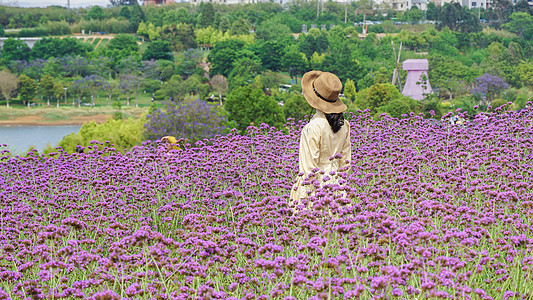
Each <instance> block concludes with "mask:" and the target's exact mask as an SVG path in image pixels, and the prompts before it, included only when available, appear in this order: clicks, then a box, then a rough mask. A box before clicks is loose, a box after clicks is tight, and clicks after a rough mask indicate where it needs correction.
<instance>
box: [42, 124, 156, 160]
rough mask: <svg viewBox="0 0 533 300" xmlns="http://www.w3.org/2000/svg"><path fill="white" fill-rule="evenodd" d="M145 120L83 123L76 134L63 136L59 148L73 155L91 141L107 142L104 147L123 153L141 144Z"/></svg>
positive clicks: (48, 150) (48, 149)
mask: <svg viewBox="0 0 533 300" xmlns="http://www.w3.org/2000/svg"><path fill="white" fill-rule="evenodd" d="M145 121H146V119H145V118H141V119H138V120H134V119H127V120H113V119H108V120H107V121H106V122H104V123H101V124H97V123H96V122H90V123H85V124H83V126H82V127H81V129H80V131H79V132H78V133H77V134H74V133H71V134H69V135H67V136H65V137H64V138H63V139H62V140H61V141H60V142H59V145H58V146H59V147H61V148H63V150H64V151H67V152H69V153H73V152H75V151H76V147H77V146H82V147H87V146H89V145H90V143H91V141H93V140H96V141H99V142H106V141H109V142H110V143H107V144H106V145H109V146H111V145H110V144H114V147H115V148H116V149H117V150H118V151H120V152H123V150H124V149H130V148H132V147H133V146H136V145H140V144H141V142H142V133H143V130H144V122H145ZM53 150H54V149H52V148H47V149H45V150H44V153H50V152H52V151H53Z"/></svg>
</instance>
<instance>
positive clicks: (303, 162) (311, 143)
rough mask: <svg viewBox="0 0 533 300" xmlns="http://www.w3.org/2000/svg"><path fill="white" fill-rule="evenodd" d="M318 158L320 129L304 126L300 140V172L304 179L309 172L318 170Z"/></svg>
mask: <svg viewBox="0 0 533 300" xmlns="http://www.w3.org/2000/svg"><path fill="white" fill-rule="evenodd" d="M319 156H320V128H318V126H306V127H304V129H303V130H302V136H301V138H300V154H299V160H300V172H301V173H304V178H306V177H307V176H309V173H311V170H313V169H314V168H318V159H319Z"/></svg>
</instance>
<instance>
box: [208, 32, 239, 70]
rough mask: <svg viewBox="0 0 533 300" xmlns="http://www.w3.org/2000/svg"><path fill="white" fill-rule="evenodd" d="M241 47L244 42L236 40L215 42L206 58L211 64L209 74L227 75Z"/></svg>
mask: <svg viewBox="0 0 533 300" xmlns="http://www.w3.org/2000/svg"><path fill="white" fill-rule="evenodd" d="M243 47H244V42H241V41H238V40H229V41H222V42H219V43H216V44H215V46H214V47H213V50H211V52H210V53H209V55H208V56H207V60H208V61H209V63H210V64H211V69H210V70H209V74H210V75H211V76H214V75H217V74H219V75H223V76H225V77H228V75H229V73H230V72H231V67H232V65H233V62H234V61H235V60H236V59H237V57H238V56H239V52H240V51H241V50H242V48H243Z"/></svg>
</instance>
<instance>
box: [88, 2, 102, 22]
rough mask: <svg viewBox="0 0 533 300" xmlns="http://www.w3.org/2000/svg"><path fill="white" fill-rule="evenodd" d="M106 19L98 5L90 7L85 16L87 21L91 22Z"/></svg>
mask: <svg viewBox="0 0 533 300" xmlns="http://www.w3.org/2000/svg"><path fill="white" fill-rule="evenodd" d="M105 17H106V14H105V12H104V10H103V9H102V7H100V6H98V5H95V6H93V7H91V9H90V10H89V13H88V14H87V17H86V18H87V20H91V19H97V20H102V19H104V18H105Z"/></svg>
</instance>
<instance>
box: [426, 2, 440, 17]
mask: <svg viewBox="0 0 533 300" xmlns="http://www.w3.org/2000/svg"><path fill="white" fill-rule="evenodd" d="M437 16H438V14H437V6H436V5H435V3H434V2H428V5H427V10H426V19H428V20H432V21H435V20H437Z"/></svg>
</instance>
